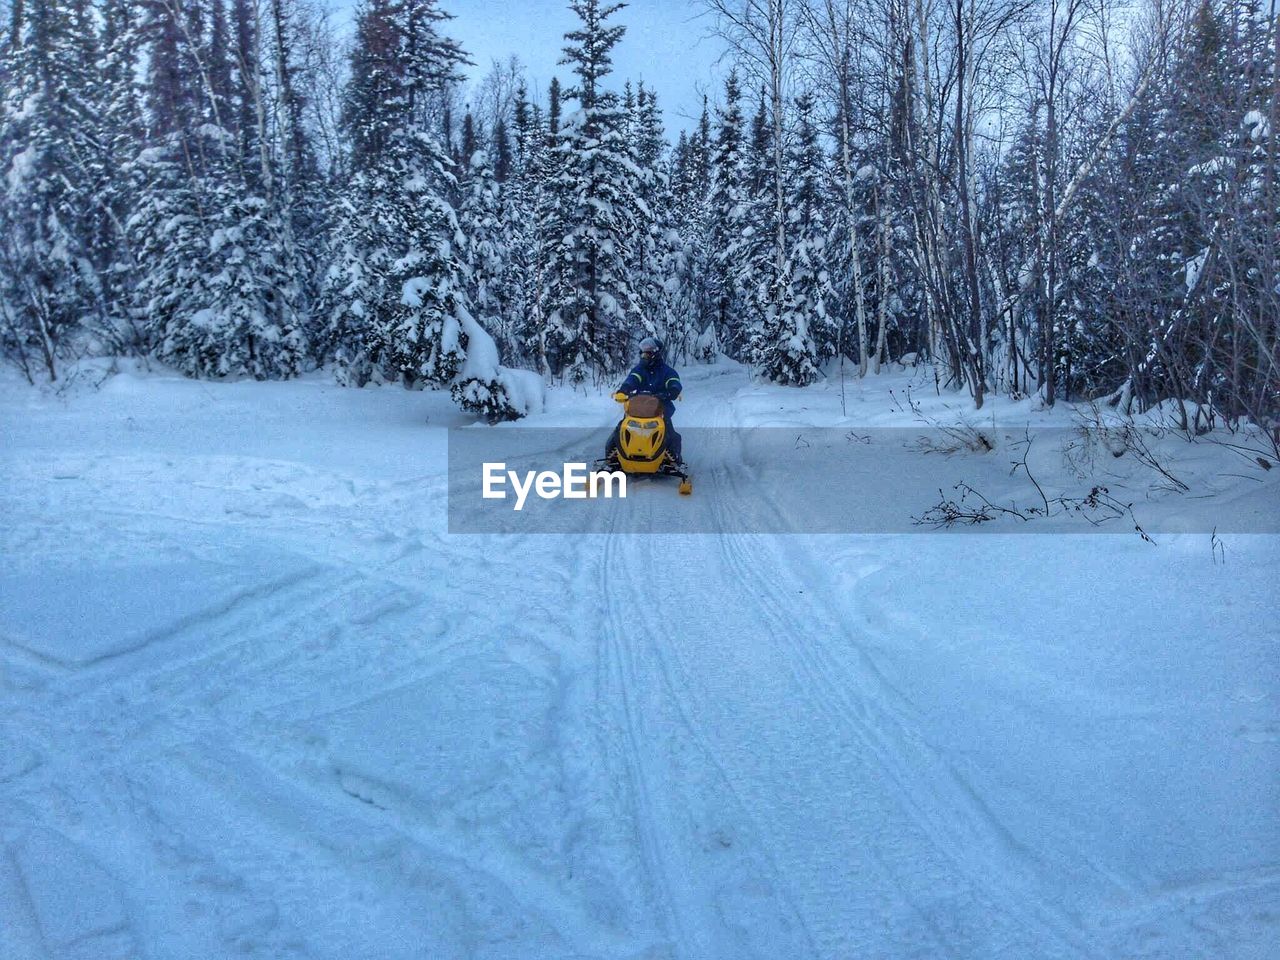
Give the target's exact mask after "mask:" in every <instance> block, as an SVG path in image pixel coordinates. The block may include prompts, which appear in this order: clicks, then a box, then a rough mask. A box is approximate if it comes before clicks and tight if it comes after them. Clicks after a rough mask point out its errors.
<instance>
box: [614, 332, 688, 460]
mask: <svg viewBox="0 0 1280 960" xmlns="http://www.w3.org/2000/svg"><path fill="white" fill-rule="evenodd" d="M683 389H684V387H683V386H682V385H681V383H680V374H678V373H676V371H675V370H674V369H673V368H672V367H669V366H667V364H666V362H665V361H664V360H663V359H662V341H660V340H658V339H656V338H655V337H645V338H644V339H643V340H641V341H640V362H639V363H637V364H636V365H635V366H634V367H633V368H632V370H631V372H630V373H629V374H627V378H626V379H625V380H623V381H622V385H621V386H620V387H618V391H617V392H618V393H620V394H625V395H626V396H628V397H630V396H634V395H635V394H637V393H648V394H652V395H653V396H655V397H657V398H658V399H659V400H661V401H662V411H663V417H664V418H665V419H666V421H667V449H668V450H669V451H670V452H671V455H672V456H673V457H674V458H675V461H676V463H678V464H679V463H683V462H684V461H683V460H682V459H681V457H680V450H681V447H682V443H681V439H680V434H678V433H676V431H675V428H674V427H672V425H671V415H672V414H673V413H675V409H676V405H675V400H676V398H677V397H679V396H680V393H681V391H682V390H683ZM619 426H621V424H619ZM617 448H618V427H614V428H613V433H612V434H610V436H609V442H608V443H607V444H606V445H605V457H606V458H609V457H612V456H613V453H614V451H615V450H616V449H617Z"/></svg>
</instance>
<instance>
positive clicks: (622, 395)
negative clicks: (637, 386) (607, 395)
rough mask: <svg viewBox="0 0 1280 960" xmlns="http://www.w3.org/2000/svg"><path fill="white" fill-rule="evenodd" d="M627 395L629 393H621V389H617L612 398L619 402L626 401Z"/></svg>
mask: <svg viewBox="0 0 1280 960" xmlns="http://www.w3.org/2000/svg"><path fill="white" fill-rule="evenodd" d="M629 396H630V394H627V393H623V392H622V391H621V390H619V391H618V392H617V393H615V394H614V395H613V399H615V400H617V401H618V402H619V403H626V402H627V399H628V397H629Z"/></svg>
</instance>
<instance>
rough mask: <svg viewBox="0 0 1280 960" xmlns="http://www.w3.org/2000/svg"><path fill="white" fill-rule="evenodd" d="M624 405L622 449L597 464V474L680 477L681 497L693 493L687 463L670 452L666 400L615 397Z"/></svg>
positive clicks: (620, 429) (642, 395)
mask: <svg viewBox="0 0 1280 960" xmlns="http://www.w3.org/2000/svg"><path fill="white" fill-rule="evenodd" d="M613 399H615V400H617V401H618V402H619V403H621V404H622V405H623V410H624V412H623V415H622V422H621V423H619V424H618V445H617V447H615V448H614V449H612V450H610V451H609V452H608V454H606V455H605V456H604V457H602V458H601V459H599V460H597V461H596V463H595V469H597V470H621V471H622V472H623V473H625V474H627V475H628V476H662V477H679V478H680V493H681V494H683V495H684V496H688V495H689V494H691V493H693V480H692V479H691V478H690V477H689V474H688V473H686V472H685V471H684V469H683V467H684V466H685V464H684V462H683V461H678V460H676V458H675V455H674V454H672V453H671V451H670V450H668V449H667V418H666V416H665V415H664V414H663V410H662V400H661V399H659V398H658V397H655V396H653V395H652V394H648V393H635V394H626V393H622V392H618V393H615V394H614V395H613Z"/></svg>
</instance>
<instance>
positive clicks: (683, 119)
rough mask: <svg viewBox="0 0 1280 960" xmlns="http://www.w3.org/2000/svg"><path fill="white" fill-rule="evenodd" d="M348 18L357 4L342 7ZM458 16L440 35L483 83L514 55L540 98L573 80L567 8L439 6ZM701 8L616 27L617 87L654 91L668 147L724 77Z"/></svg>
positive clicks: (487, 1) (538, 1) (641, 1)
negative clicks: (555, 82)
mask: <svg viewBox="0 0 1280 960" xmlns="http://www.w3.org/2000/svg"><path fill="white" fill-rule="evenodd" d="M339 2H340V3H341V4H342V5H343V6H345V7H346V8H347V10H348V11H351V10H354V8H355V7H356V5H357V3H356V0H339ZM440 6H441V8H442V9H443V10H445V11H446V12H447V13H451V14H453V16H454V19H453V20H452V21H449V22H448V23H447V24H446V25H445V26H444V29H443V32H444V33H445V34H446V35H447V36H449V37H452V38H453V39H454V40H457V41H458V42H459V43H461V44H462V47H463V49H464V50H466V51H467V53H468V55H469V56H470V57H471V59H472V60H473V61H475V66H473V67H471V68H469V71H470V73H471V75H472V76H473V77H474V78H475V79H476V80H479V79H480V78H481V77H483V76H484V75H485V74H486V73H488V72H489V69H490V67H491V66H492V63H493V61H494V60H506V59H507V58H508V57H510V56H511V55H512V54H515V55H516V56H518V57H519V58H520V60H521V62H522V63H523V64H524V65H525V68H526V75H527V76H528V78H529V82H530V86H531V87H532V88H536V89H537V90H538V91H540V95H539V97H538V99H539V100H542V101H543V102H545V100H546V88H547V85H548V84H549V83H550V82H551V77H552V76H553V75H558V76H559V77H560V81H561V82H562V83H566V84H567V83H568V81H570V80H571V79H572V75H571V74H570V72H569V68H568V67H567V66H557V61H558V60H559V59H560V56H561V50H562V48H563V46H564V34H565V32H566V31H567V30H570V29H573V28H574V27H576V25H577V24H578V18H577V17H576V16H574V14H573V12H572V11H571V10H570V9H569V4H568V0H441V4H440ZM702 11H703V7H702V5H701V3H699V2H698V0H632V2H630V3H628V5H627V6H626V7H625V8H624V9H623V10H621V11H619V12H618V13H616V14H615V15H614V16H613V18H612V21H611V22H614V23H620V24H622V25H624V26H625V27H626V28H627V32H626V34H625V35H624V36H623V38H622V40H621V42H620V43H619V44H618V45H617V46H616V47H615V48H614V50H613V70H614V73H613V76H611V77H610V78H609V79H610V80H612V81H615V83H614V84H613V86H615V87H616V88H617V89H621V86H622V83H623V81H624V80H626V79H631V80H632V81H633V82H634V81H639V80H643V81H644V82H645V85H646V86H647V87H649V88H650V89H654V90H657V93H658V106H659V107H660V108H661V109H662V115H663V122H664V124H665V126H666V129H667V135H668V137H670V138H671V139H673V140H674V139H675V138H676V137H677V136H679V133H680V131H681V130H691V129H692V128H693V127H694V126H695V125H696V123H697V118H698V114H699V112H700V111H701V110H702V95H703V93H704V92H705V93H707V94H709V95H710V97H711V99H712V101H714V100H715V97H716V90H717V88H718V87H719V85H720V83H721V78H722V77H723V75H724V70H722V69H721V68H720V67H719V66H718V61H719V58H720V54H721V51H722V50H723V44H722V43H721V41H719V40H718V39H716V38H714V37H710V36H709V33H710V27H711V21H710V20H709V19H708V18H707V17H706V16H705V15H703V14H702Z"/></svg>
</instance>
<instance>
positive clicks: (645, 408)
mask: <svg viewBox="0 0 1280 960" xmlns="http://www.w3.org/2000/svg"><path fill="white" fill-rule="evenodd" d="M627 416H629V417H640V418H641V419H647V418H649V417H660V416H662V401H661V400H659V399H658V398H657V397H654V396H650V395H649V394H640V395H638V396H634V397H632V398H631V399H630V400H628V401H627Z"/></svg>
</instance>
